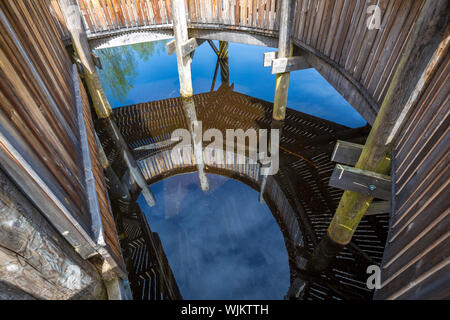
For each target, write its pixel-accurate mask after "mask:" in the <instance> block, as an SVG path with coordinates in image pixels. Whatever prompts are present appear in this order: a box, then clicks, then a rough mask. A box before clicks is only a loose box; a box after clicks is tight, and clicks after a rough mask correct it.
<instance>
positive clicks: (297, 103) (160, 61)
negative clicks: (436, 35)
mask: <svg viewBox="0 0 450 320" xmlns="http://www.w3.org/2000/svg"><path fill="white" fill-rule="evenodd" d="M165 43H166V41H157V42H152V43H145V44H136V45H130V46H123V47H116V48H108V49H102V50H98V51H97V54H98V55H99V57H100V59H101V61H102V65H103V70H101V71H100V77H101V80H102V83H103V86H104V88H105V91H106V94H107V97H108V99H109V101H110V103H111V105H112V106H113V107H114V108H116V107H121V106H125V105H130V104H136V103H141V102H148V101H153V100H161V99H167V98H170V97H178V96H179V83H178V73H177V63H176V56H175V55H172V56H167V54H166V52H165ZM216 46H217V47H218V43H217V42H216ZM272 50H273V49H271V48H263V47H255V46H246V45H241V44H232V43H230V44H229V70H230V83H234V91H237V92H240V93H244V94H247V95H250V96H253V97H256V98H259V99H263V100H267V101H271V102H273V95H274V85H275V76H274V75H272V74H271V73H270V68H264V67H263V65H262V57H263V53H264V52H267V51H272ZM216 63H217V56H216V55H215V53H214V52H213V50H212V49H211V47H210V46H209V45H208V43H204V44H203V45H202V46H201V47H199V48H198V49H197V50H196V51H195V55H194V60H193V63H192V80H193V88H194V93H196V94H197V93H203V92H209V91H211V89H217V88H218V87H219V86H220V83H221V82H220V72H219V73H218V75H217V80H216V81H215V82H214V80H213V78H214V73H215V68H216ZM213 84H214V85H213ZM288 106H289V108H292V109H295V110H297V111H301V112H304V113H308V114H311V115H314V116H317V117H321V118H324V119H327V120H330V121H334V122H337V123H340V124H343V125H346V126H348V127H352V128H355V127H360V126H364V125H365V121H364V119H363V118H362V117H361V116H360V115H359V114H358V113H357V112H356V111H355V110H354V109H353V108H352V107H351V106H350V105H349V104H348V103H347V102H346V101H345V100H344V99H343V98H342V97H341V96H340V95H339V94H338V93H337V92H336V91H335V90H334V89H333V88H332V87H331V86H330V85H329V84H328V83H327V82H326V80H324V79H323V78H322V77H321V76H320V75H319V74H318V73H317V72H316V71H315V70H313V69H307V70H302V71H296V72H293V73H291V84H290V88H289V99H288ZM208 177H209V180H210V190H209V191H208V192H207V193H204V192H202V191H201V190H200V186H199V183H198V178H197V174H186V175H178V176H175V177H171V178H168V179H165V180H163V181H161V182H159V183H156V184H154V185H152V186H151V189H152V191H153V193H154V195H155V197H156V200H157V205H156V206H155V207H153V208H149V207H147V206H146V204H145V201H142V199H140V201H139V204H140V205H141V207H142V209H143V211H144V212H145V213H146V216H147V219H148V220H149V223H150V226H151V228H152V230H153V231H154V232H158V233H159V235H160V237H161V240H162V243H163V247H164V250H165V252H166V254H167V257H168V260H169V263H170V266H171V267H172V269H173V272H174V275H175V278H176V280H177V283H178V286H179V287H180V290H181V293H182V295H183V298H184V299H282V298H283V297H284V295H285V294H286V292H287V290H288V288H289V266H288V256H287V252H286V248H285V245H284V240H283V237H282V234H281V231H280V229H279V227H278V225H277V223H276V221H275V219H274V218H273V216H272V214H271V212H270V210H269V209H268V207H267V206H266V205H264V204H260V203H259V202H258V194H257V192H256V191H255V190H253V189H252V188H250V187H248V186H247V185H245V184H242V183H240V182H238V181H235V180H233V179H229V178H225V177H221V176H217V175H208Z"/></svg>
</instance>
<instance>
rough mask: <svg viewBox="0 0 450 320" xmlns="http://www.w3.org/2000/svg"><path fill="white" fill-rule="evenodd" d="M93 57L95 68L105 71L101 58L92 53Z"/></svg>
mask: <svg viewBox="0 0 450 320" xmlns="http://www.w3.org/2000/svg"><path fill="white" fill-rule="evenodd" d="M91 55H92V59H93V60H94V64H95V66H96V67H97V68H99V69H100V70H101V69H103V66H102V62H101V60H100V58H99V56H98V55H97V54H96V53H95V52H91Z"/></svg>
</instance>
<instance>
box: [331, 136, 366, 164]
mask: <svg viewBox="0 0 450 320" xmlns="http://www.w3.org/2000/svg"><path fill="white" fill-rule="evenodd" d="M363 148H364V146H363V145H361V144H357V143H352V142H347V141H341V140H338V141H337V142H336V146H335V147H334V151H333V154H332V156H331V161H333V162H337V163H342V164H347V165H349V166H354V165H355V164H356V163H357V162H358V159H359V157H360V156H361V153H362V151H363Z"/></svg>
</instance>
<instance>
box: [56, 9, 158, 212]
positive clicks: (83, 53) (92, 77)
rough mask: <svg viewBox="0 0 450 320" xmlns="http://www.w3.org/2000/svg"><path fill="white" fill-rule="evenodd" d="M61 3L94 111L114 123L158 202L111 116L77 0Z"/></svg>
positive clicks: (151, 200)
mask: <svg viewBox="0 0 450 320" xmlns="http://www.w3.org/2000/svg"><path fill="white" fill-rule="evenodd" d="M59 4H60V7H61V10H62V12H63V15H64V19H65V20H66V25H67V28H68V30H69V32H70V34H71V38H72V44H73V46H74V49H75V50H76V52H77V53H78V56H79V58H80V61H81V63H82V65H83V68H84V70H85V74H84V79H85V81H86V84H87V87H88V90H89V95H90V97H91V99H92V103H93V106H94V109H95V112H96V113H97V116H98V117H99V118H100V119H106V120H107V122H108V123H109V125H110V126H111V130H110V133H111V138H112V139H113V141H114V143H115V144H117V145H119V147H120V148H121V150H122V151H123V159H124V160H125V163H126V165H127V166H128V168H129V170H130V172H131V173H132V177H133V179H134V180H135V181H136V183H137V184H138V185H139V187H141V188H142V194H143V196H144V198H145V200H146V202H147V203H148V205H149V206H151V207H152V206H154V205H155V197H154V196H153V194H152V192H151V191H150V190H149V188H148V186H147V184H146V182H145V178H144V176H143V175H142V172H141V170H140V168H139V166H138V165H137V163H136V160H135V159H134V157H133V156H132V154H131V152H130V150H129V149H128V145H127V144H126V143H125V141H124V139H123V137H122V135H121V133H120V132H119V130H118V129H117V126H116V124H115V122H114V120H113V119H112V118H111V114H112V108H111V106H110V104H109V102H108V99H107V97H106V95H105V92H104V90H103V88H102V85H101V82H100V77H99V75H98V72H97V70H96V69H95V64H94V61H93V58H92V51H91V49H90V47H89V43H88V39H87V35H86V30H85V29H84V25H83V21H82V19H81V13H80V11H79V8H78V4H77V1H76V0H59Z"/></svg>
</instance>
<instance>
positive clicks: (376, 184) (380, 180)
mask: <svg viewBox="0 0 450 320" xmlns="http://www.w3.org/2000/svg"><path fill="white" fill-rule="evenodd" d="M329 185H330V186H331V187H335V188H338V189H342V190H349V191H353V192H356V193H359V194H363V195H366V196H369V197H371V198H379V199H383V200H390V199H391V178H390V177H389V176H386V175H384V174H379V173H374V172H370V171H366V170H361V169H356V168H352V167H348V166H345V165H340V164H338V165H337V166H336V167H335V168H334V171H333V174H332V175H331V178H330V182H329Z"/></svg>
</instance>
